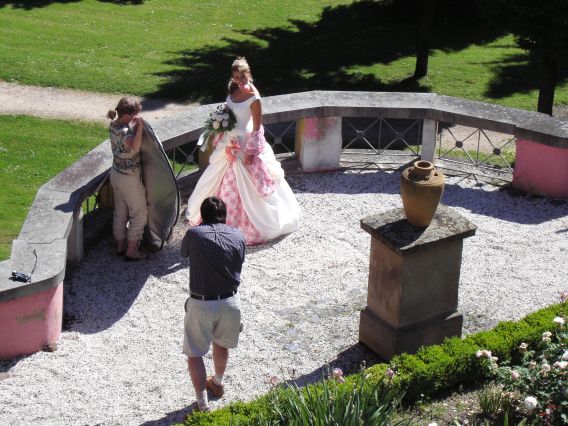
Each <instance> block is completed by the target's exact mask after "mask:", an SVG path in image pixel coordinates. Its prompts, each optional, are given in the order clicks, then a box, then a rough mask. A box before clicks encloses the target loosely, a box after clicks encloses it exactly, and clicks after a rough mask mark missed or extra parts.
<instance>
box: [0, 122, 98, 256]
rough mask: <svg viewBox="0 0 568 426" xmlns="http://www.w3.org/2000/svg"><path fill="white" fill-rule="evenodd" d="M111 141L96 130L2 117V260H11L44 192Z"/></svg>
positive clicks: (0, 243) (92, 127)
mask: <svg viewBox="0 0 568 426" xmlns="http://www.w3.org/2000/svg"><path fill="white" fill-rule="evenodd" d="M106 136H107V129H106V127H104V126H100V125H95V124H88V123H78V122H75V123H70V122H65V121H59V120H42V119H38V118H32V117H23V116H0V187H1V188H2V191H0V260H3V259H7V258H9V257H10V250H11V245H12V240H13V239H14V238H16V237H17V236H18V233H19V232H20V228H21V226H22V224H23V223H24V220H25V218H26V216H27V214H28V210H29V208H30V206H31V204H32V201H33V199H34V197H35V195H36V192H37V190H38V188H39V187H40V186H41V185H42V184H44V183H45V182H47V181H48V180H49V179H51V178H52V177H53V176H55V175H57V174H58V173H59V172H61V171H62V170H64V169H65V168H66V167H68V166H70V165H71V164H73V163H74V162H75V161H77V159H78V158H81V157H82V156H83V155H84V154H85V153H87V152H88V151H89V150H91V149H92V148H94V147H95V146H97V145H98V144H100V143H101V142H102V141H103V140H104V139H105V138H106Z"/></svg>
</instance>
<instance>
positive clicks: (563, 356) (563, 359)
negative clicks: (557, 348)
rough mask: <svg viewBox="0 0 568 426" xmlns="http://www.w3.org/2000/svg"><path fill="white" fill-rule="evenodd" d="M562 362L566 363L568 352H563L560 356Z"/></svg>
mask: <svg viewBox="0 0 568 426" xmlns="http://www.w3.org/2000/svg"><path fill="white" fill-rule="evenodd" d="M562 361H568V351H564V353H563V354H562Z"/></svg>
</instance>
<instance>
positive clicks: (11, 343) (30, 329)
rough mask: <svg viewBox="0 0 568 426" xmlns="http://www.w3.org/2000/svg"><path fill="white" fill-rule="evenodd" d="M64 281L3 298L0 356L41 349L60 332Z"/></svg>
mask: <svg viewBox="0 0 568 426" xmlns="http://www.w3.org/2000/svg"><path fill="white" fill-rule="evenodd" d="M62 319H63V283H61V284H59V285H58V286H56V287H53V288H50V289H49V290H46V291H44V292H41V293H37V294H33V295H31V296H25V297H22V298H20V299H16V300H10V301H8V302H0V359H11V358H14V357H16V356H18V355H28V354H32V353H34V352H37V351H39V350H40V349H42V348H43V347H44V346H45V345H47V344H49V343H55V342H56V341H57V339H58V338H59V335H60V334H61V324H62Z"/></svg>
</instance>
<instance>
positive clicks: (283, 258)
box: [0, 171, 568, 425]
mask: <svg viewBox="0 0 568 426" xmlns="http://www.w3.org/2000/svg"><path fill="white" fill-rule="evenodd" d="M287 179H288V181H289V182H290V184H291V186H292V188H293V189H294V191H295V193H296V194H297V197H298V200H299V202H300V204H301V207H302V210H303V217H302V223H301V226H300V229H299V230H298V231H297V232H295V233H293V234H291V235H288V236H286V237H282V238H280V239H277V240H275V241H272V242H271V243H269V244H267V245H264V246H258V247H249V248H248V250H247V260H246V262H245V267H244V271H243V275H242V278H243V282H242V285H241V290H240V293H241V298H242V301H243V308H244V323H245V329H244V331H243V333H242V336H241V341H240V344H239V347H238V348H237V349H236V350H235V351H233V352H232V353H231V357H230V360H229V367H228V370H227V375H226V384H227V392H226V395H225V396H224V397H223V398H222V399H220V400H216V401H213V406H214V407H220V406H223V405H226V404H228V403H230V402H232V401H235V400H250V399H253V398H255V397H257V396H259V395H261V394H263V393H265V392H266V391H268V390H269V389H270V387H271V384H270V380H271V378H272V377H276V378H277V379H278V380H279V381H280V382H282V381H290V380H295V381H296V383H298V384H300V385H302V384H306V383H309V382H313V381H316V380H318V379H320V378H321V375H322V372H323V371H324V370H325V367H326V365H330V366H331V367H336V366H338V367H341V368H343V369H345V370H346V371H353V370H354V369H356V368H357V366H358V364H359V363H360V361H361V360H366V361H367V363H368V364H370V363H372V362H375V361H377V360H376V358H375V357H374V356H373V354H372V353H370V352H369V351H368V350H366V349H365V348H364V347H363V346H361V345H359V344H358V343H357V334H358V324H359V311H360V310H361V309H362V308H363V307H364V306H365V304H366V303H365V302H366V287H367V273H368V262H369V260H368V257H369V246H370V236H369V234H367V233H365V232H364V231H362V230H361V229H360V226H359V221H360V219H361V218H363V217H365V216H368V215H371V214H376V213H380V212H383V211H387V210H389V209H392V208H396V207H400V206H401V200H400V197H399V189H398V187H399V174H398V173H397V172H385V171H375V172H366V173H356V172H346V173H328V174H307V175H295V176H290V177H288V178H287ZM442 202H443V203H444V204H446V205H448V206H450V207H452V208H454V209H456V210H457V211H458V212H460V213H461V214H462V215H464V216H465V217H467V218H468V219H469V220H471V221H472V222H474V223H475V224H477V226H478V230H477V234H476V235H475V236H474V237H471V238H468V239H466V240H465V241H464V252H463V265H462V273H461V284H460V299H459V309H460V311H461V312H462V313H463V314H464V316H465V324H464V333H473V332H476V331H479V330H483V329H488V328H491V327H493V326H494V325H495V324H497V322H498V321H500V320H509V319H519V318H521V317H522V316H524V315H525V314H528V313H529V312H532V311H534V310H536V309H539V308H541V307H544V306H547V305H549V304H551V303H554V302H556V301H557V300H558V294H559V293H560V292H561V291H564V290H566V289H567V287H568V284H567V283H566V277H567V272H568V262H567V260H568V243H567V242H566V237H567V234H568V203H566V202H562V201H555V200H548V199H542V198H537V197H528V196H527V197H525V196H512V195H510V194H508V193H507V192H506V191H499V190H498V189H497V188H495V187H493V186H479V184H476V183H475V182H474V181H470V180H462V179H458V178H451V177H449V178H448V179H447V185H446V190H445V193H444V196H443V199H442ZM183 234H184V225H183V224H180V225H178V227H177V228H176V229H175V235H174V237H173V240H172V242H171V244H170V246H168V247H166V248H165V249H164V250H162V251H161V252H159V253H157V254H154V255H153V256H152V257H151V258H150V259H149V260H148V261H146V262H140V263H125V262H124V261H123V260H122V259H120V258H118V257H116V256H115V255H114V254H113V247H112V241H111V240H110V239H106V240H103V241H102V242H101V243H100V244H99V245H98V246H96V247H95V248H93V249H92V250H91V251H90V252H89V254H88V255H87V257H86V259H85V261H84V262H83V263H82V264H81V265H80V267H79V268H78V269H76V270H75V271H74V272H73V274H72V276H71V277H70V279H69V280H68V282H66V293H65V317H66V320H67V321H66V322H67V324H66V331H64V332H63V333H62V336H61V339H60V341H59V342H58V347H59V349H58V350H57V351H56V352H53V353H47V352H40V353H36V354H34V355H31V356H29V357H25V358H21V359H17V360H14V361H11V362H3V363H0V401H2V404H1V405H0V422H1V423H2V424H10V425H23V424H35V425H85V424H105V425H118V424H120V425H130V424H132V425H138V424H146V425H166V424H170V423H174V422H178V421H182V420H183V419H184V417H185V416H186V415H187V414H188V413H189V412H191V410H192V408H193V407H194V405H193V404H194V401H195V399H194V393H193V390H192V387H191V384H190V380H189V376H188V374H187V370H186V361H185V358H184V356H183V354H182V353H181V340H182V321H183V315H184V310H183V304H184V301H185V299H186V297H187V292H188V270H187V267H186V265H185V263H183V262H182V261H181V260H180V258H179V256H178V251H179V245H180V241H181V238H182V236H183ZM206 365H207V367H208V369H209V371H210V369H211V358H210V356H208V357H207V358H206Z"/></svg>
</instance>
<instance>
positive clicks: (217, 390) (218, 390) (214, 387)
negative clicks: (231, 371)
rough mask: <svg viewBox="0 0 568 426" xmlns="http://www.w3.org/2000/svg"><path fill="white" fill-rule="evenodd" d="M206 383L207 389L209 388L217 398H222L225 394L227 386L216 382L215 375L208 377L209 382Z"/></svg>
mask: <svg viewBox="0 0 568 426" xmlns="http://www.w3.org/2000/svg"><path fill="white" fill-rule="evenodd" d="M205 384H206V386H207V389H209V391H210V392H211V394H212V395H213V396H214V397H215V398H221V397H222V396H223V395H224V394H225V386H224V385H218V384H217V383H215V381H214V380H213V376H211V377H209V378H207V382H206V383H205Z"/></svg>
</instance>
